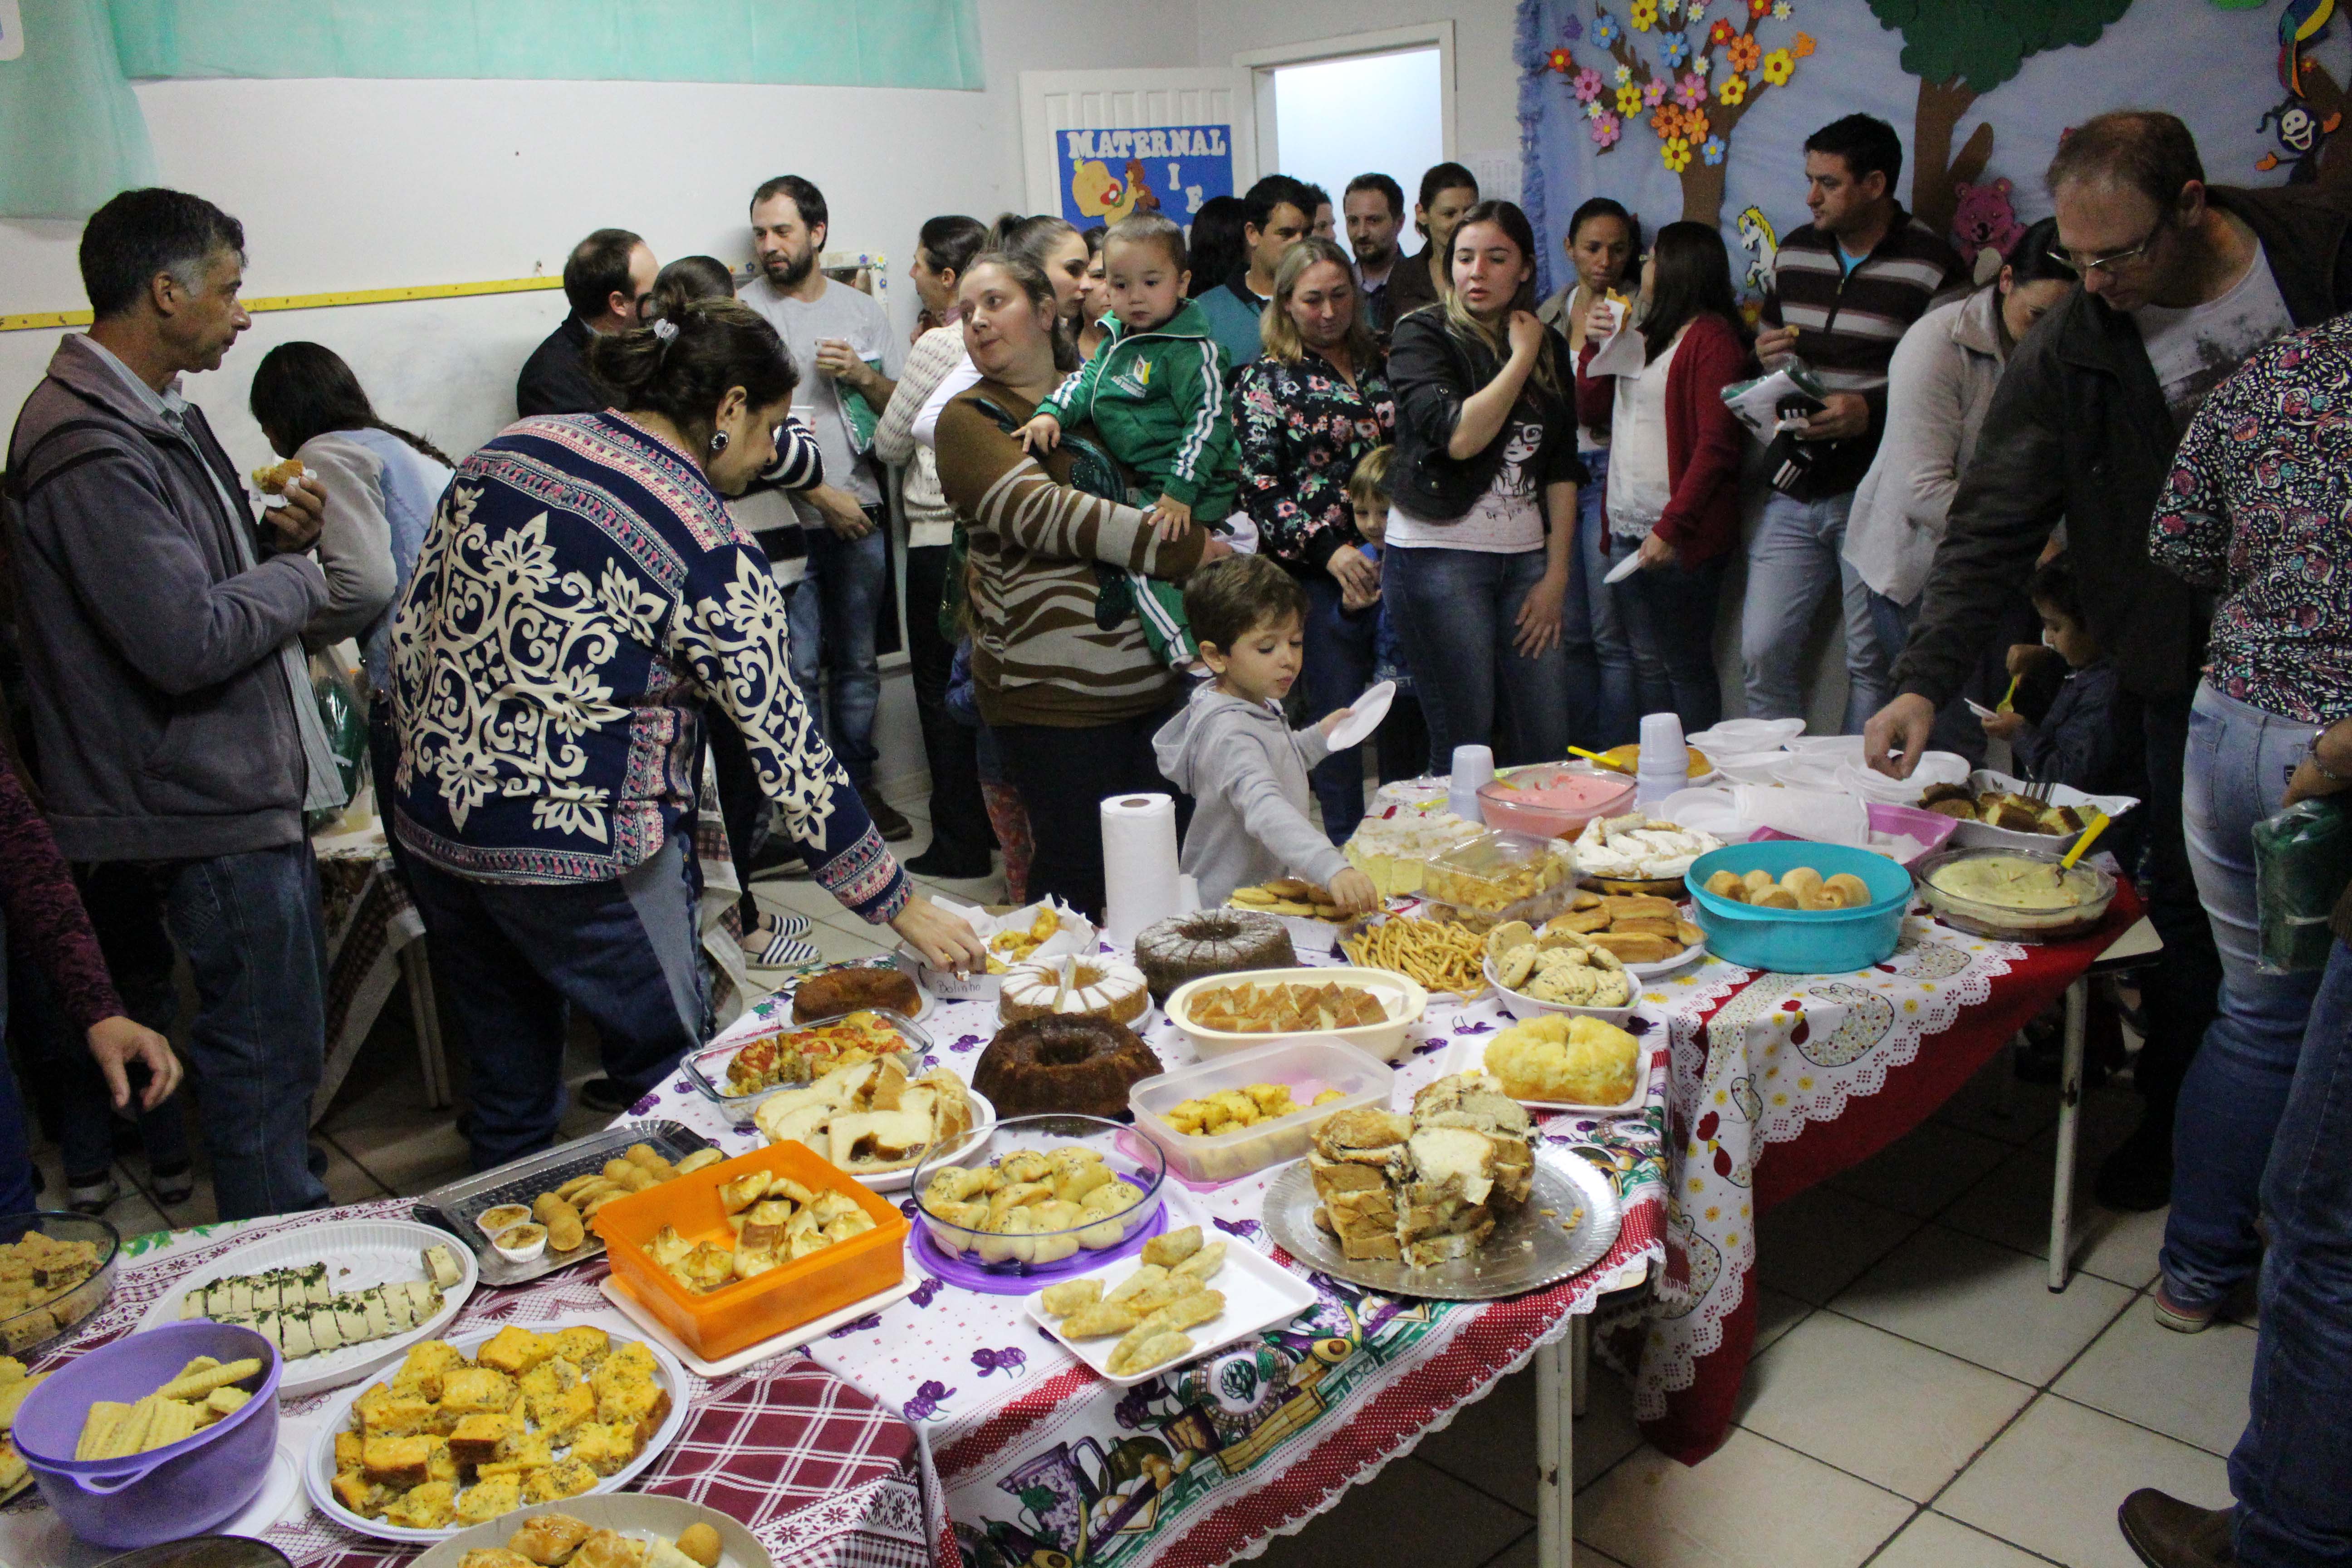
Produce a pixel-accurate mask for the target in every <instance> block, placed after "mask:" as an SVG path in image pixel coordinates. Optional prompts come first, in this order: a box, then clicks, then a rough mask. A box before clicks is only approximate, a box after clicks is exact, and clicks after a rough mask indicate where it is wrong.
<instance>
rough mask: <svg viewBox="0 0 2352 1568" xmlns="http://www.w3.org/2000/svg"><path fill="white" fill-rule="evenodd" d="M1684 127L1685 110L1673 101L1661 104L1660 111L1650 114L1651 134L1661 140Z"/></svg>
mask: <svg viewBox="0 0 2352 1568" xmlns="http://www.w3.org/2000/svg"><path fill="white" fill-rule="evenodd" d="M1682 128H1683V111H1682V110H1679V109H1676V108H1675V106H1674V105H1673V104H1671V103H1666V104H1661V105H1659V107H1658V111H1657V112H1656V113H1655V114H1653V115H1651V116H1650V132H1651V134H1653V135H1654V136H1655V137H1657V139H1658V140H1659V141H1661V142H1664V140H1665V139H1666V138H1667V137H1669V136H1673V135H1676V134H1678V133H1679V132H1681V130H1682Z"/></svg>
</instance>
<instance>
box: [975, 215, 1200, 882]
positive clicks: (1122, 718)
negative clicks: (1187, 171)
mask: <svg viewBox="0 0 2352 1568" xmlns="http://www.w3.org/2000/svg"><path fill="white" fill-rule="evenodd" d="M1072 238H1073V239H1074V240H1075V239H1076V236H1075V235H1073V236H1072ZM962 300H963V312H964V323H963V324H964V344H965V347H966V348H967V350H969V352H970V353H971V363H972V365H973V368H974V369H976V370H978V371H979V372H980V374H981V380H980V383H979V384H977V385H975V386H972V387H970V388H968V389H966V390H965V391H963V392H961V393H960V394H958V395H956V396H955V398H954V399H953V400H952V401H951V402H950V403H949V404H948V405H947V406H946V408H945V409H944V410H943V411H942V412H941V413H940V417H939V429H938V453H939V464H940V489H941V490H943V491H944V492H945V493H946V496H947V499H948V502H949V504H950V505H951V506H953V507H954V508H955V509H956V513H957V515H958V516H959V517H961V519H962V520H963V523H964V527H965V529H966V530H967V531H968V533H969V536H970V540H971V595H972V598H971V620H972V626H973V631H972V658H971V668H972V678H973V684H974V688H975V690H976V693H977V695H978V697H979V700H980V710H981V715H982V717H983V718H984V719H986V720H987V721H988V725H989V728H990V729H991V731H993V732H994V734H995V736H996V741H997V745H998V748H999V750H1000V751H1001V752H1002V753H1003V759H1004V763H1005V766H1006V769H1007V771H1009V772H1010V773H1012V775H1013V782H1014V783H1015V784H1018V785H1019V786H1020V790H1021V797H1022V800H1023V801H1024V803H1025V804H1026V805H1027V806H1028V809H1029V816H1030V820H1032V821H1033V822H1035V823H1036V824H1038V825H1039V826H1040V828H1041V829H1042V831H1040V832H1039V833H1038V835H1037V857H1036V860H1035V862H1034V865H1033V867H1032V868H1031V872H1030V879H1029V895H1030V897H1032V898H1042V897H1045V896H1046V895H1048V894H1052V895H1054V896H1055V897H1058V898H1060V899H1061V900H1063V901H1064V902H1066V903H1067V904H1069V905H1070V906H1071V907H1072V908H1074V909H1076V910H1079V911H1080V912H1081V913H1083V914H1085V915H1087V917H1088V918H1089V919H1095V920H1099V919H1100V918H1101V916H1102V909H1103V861H1102V835H1101V833H1100V831H1099V830H1098V828H1097V807H1098V805H1100V803H1101V801H1102V799H1103V797H1104V796H1106V795H1117V794H1119V793H1120V792H1122V791H1127V790H1153V791H1165V790H1166V789H1167V788H1168V784H1167V782H1166V781H1165V780H1164V779H1162V778H1161V777H1160V768H1159V764H1158V763H1157V762H1156V761H1155V760H1154V758H1153V756H1152V751H1151V736H1152V731H1155V730H1157V729H1158V728H1159V727H1160V723H1161V721H1163V720H1165V719H1166V718H1167V717H1168V715H1169V713H1170V711H1171V710H1172V709H1173V707H1174V705H1175V703H1176V701H1177V699H1178V697H1179V691H1178V683H1177V679H1176V677H1175V675H1174V674H1173V673H1172V672H1171V670H1170V669H1169V668H1168V666H1167V665H1166V664H1165V663H1164V662H1162V661H1161V660H1160V658H1157V657H1156V656H1155V655H1154V654H1153V653H1152V651H1151V648H1150V645H1149V644H1147V643H1146V642H1145V641H1144V637H1143V623H1142V620H1141V618H1140V617H1139V616H1137V615H1136V614H1135V613H1134V611H1133V610H1132V609H1131V608H1130V609H1129V610H1127V611H1125V612H1124V613H1123V614H1118V615H1116V616H1112V615H1107V614H1105V613H1104V610H1103V604H1102V591H1103V587H1104V585H1105V584H1106V583H1116V584H1119V585H1120V586H1122V587H1124V586H1125V578H1124V575H1123V574H1125V573H1128V572H1139V573H1144V574H1149V575H1150V576H1154V577H1166V578H1171V579H1181V578H1183V577H1185V576H1187V575H1189V574H1191V573H1192V569H1193V568H1194V567H1195V566H1196V565H1198V564H1200V563H1202V562H1203V561H1206V560H1213V559H1215V558H1216V557H1217V556H1220V555H1224V554H1230V553H1231V552H1232V551H1231V546H1229V545H1227V544H1226V543H1225V542H1223V540H1221V539H1212V538H1211V536H1208V535H1207V531H1205V530H1202V529H1198V528H1195V529H1189V530H1187V531H1185V533H1184V535H1183V537H1181V538H1180V539H1174V540H1162V539H1160V537H1159V535H1158V534H1157V533H1156V532H1155V531H1153V529H1152V528H1151V526H1150V522H1149V521H1148V520H1147V519H1146V517H1145V515H1144V513H1142V512H1141V511H1139V510H1136V509H1135V508H1133V507H1130V506H1124V505H1120V504H1118V502H1116V501H1112V500H1106V499H1104V497H1103V495H1102V494H1097V493H1093V489H1094V488H1099V489H1101V490H1103V491H1104V492H1106V493H1109V494H1118V495H1121V496H1123V495H1125V494H1126V480H1125V479H1124V477H1123V476H1120V475H1118V474H1116V473H1114V472H1113V471H1111V465H1110V463H1109V460H1108V458H1106V457H1104V456H1103V455H1102V454H1101V451H1100V449H1099V448H1098V447H1096V446H1095V445H1094V444H1093V442H1092V440H1091V439H1090V437H1091V434H1092V431H1091V428H1090V427H1089V426H1084V425H1081V426H1075V427H1073V429H1072V430H1071V431H1069V432H1067V433H1066V435H1065V436H1064V438H1063V440H1062V442H1061V444H1060V445H1059V446H1057V447H1055V448H1054V450H1053V451H1051V452H1048V453H1046V454H1045V455H1044V456H1043V457H1042V458H1039V457H1032V456H1031V455H1030V454H1029V453H1028V452H1027V451H1025V450H1024V448H1023V447H1022V445H1021V441H1020V438H1019V436H1018V434H1017V433H1018V431H1019V430H1020V428H1021V426H1024V425H1025V424H1027V423H1028V422H1029V420H1030V418H1031V417H1032V416H1034V414H1035V413H1036V411H1037V405H1038V403H1039V402H1040V401H1041V400H1042V399H1043V398H1044V397H1045V395H1046V394H1047V393H1049V392H1051V391H1053V390H1054V388H1055V386H1057V385H1058V384H1060V383H1061V379H1062V376H1063V374H1065V373H1066V371H1068V370H1069V369H1071V368H1072V363H1071V361H1070V359H1069V348H1068V339H1067V338H1066V336H1064V335H1063V334H1062V333H1061V332H1059V331H1057V330H1056V328H1057V315H1058V306H1057V302H1056V300H1055V290H1054V285H1053V284H1052V283H1051V282H1050V281H1048V280H1047V278H1046V275H1045V272H1044V271H1043V270H1042V269H1040V268H1038V267H1036V266H1035V265H1034V264H1033V263H1031V262H1028V261H1024V260H1023V259H1021V258H1017V257H1013V256H1009V255H1006V254H1004V253H1003V252H995V251H992V252H986V253H983V254H982V255H981V256H979V257H977V258H974V259H973V261H972V264H971V269H970V270H969V271H967V272H966V273H965V274H964V280H963V290H962ZM1081 470H1084V471H1085V473H1086V477H1087V482H1088V484H1089V486H1090V488H1089V489H1080V488H1079V487H1078V484H1077V483H1076V482H1074V480H1075V479H1076V478H1077V477H1078V475H1079V473H1080V472H1081ZM1106 620H1108V622H1109V624H1108V625H1105V624H1104V623H1105V621H1106Z"/></svg>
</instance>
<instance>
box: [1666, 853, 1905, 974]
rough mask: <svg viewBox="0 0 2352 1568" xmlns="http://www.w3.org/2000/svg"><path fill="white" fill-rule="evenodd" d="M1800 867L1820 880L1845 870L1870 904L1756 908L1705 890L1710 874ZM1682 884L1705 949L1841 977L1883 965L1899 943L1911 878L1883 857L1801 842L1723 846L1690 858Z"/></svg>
mask: <svg viewBox="0 0 2352 1568" xmlns="http://www.w3.org/2000/svg"><path fill="white" fill-rule="evenodd" d="M1800 866H1811V868H1813V869H1814V870H1816V871H1819V872H1820V873H1821V874H1822V878H1823V879H1824V880H1826V879H1829V878H1831V877H1834V876H1836V875H1837V874H1838V873H1839V872H1841V871H1851V872H1853V874H1854V875H1855V876H1857V877H1859V878H1861V879H1863V882H1864V884H1865V885H1866V886H1868V888H1869V889H1870V891H1871V895H1872V896H1871V901H1870V902H1869V903H1868V904H1867V905H1865V906H1864V907H1863V908H1861V909H1858V910H1759V909H1758V908H1756V907H1755V906H1754V905H1752V904H1740V903H1734V902H1732V901H1731V900H1729V899H1720V898H1717V897H1716V896H1715V895H1714V894H1713V893H1710V892H1708V891H1707V890H1706V881H1707V879H1708V878H1710V877H1712V876H1714V875H1715V874H1716V873H1717V871H1728V872H1730V873H1731V874H1732V875H1733V876H1735V877H1744V876H1746V875H1747V874H1748V872H1750V871H1766V872H1769V873H1770V874H1771V876H1772V877H1773V879H1775V880H1778V879H1780V877H1781V876H1782V875H1783V874H1785V873H1787V872H1789V871H1792V870H1794V869H1796V868H1798V867H1800ZM1684 880H1685V884H1686V885H1687V886H1688V887H1689V889H1690V896H1691V905H1692V911H1693V913H1694V914H1695V915H1696V918H1697V923H1698V928H1699V930H1701V931H1705V932H1706V946H1707V951H1708V952H1711V953H1713V954H1715V955H1716V956H1717V958H1720V959H1722V960H1723V961H1724V962H1725V963H1736V964H1738V965H1739V966H1740V967H1741V968H1743V969H1769V970H1771V971H1773V972H1774V973H1780V974H1847V973H1853V971H1854V970H1857V969H1867V968H1869V967H1870V966H1871V965H1872V964H1874V963H1885V961H1886V960H1887V958H1888V957H1890V956H1891V955H1892V954H1893V953H1894V952H1895V947H1896V945H1897V944H1898V943H1900V942H1901V941H1902V939H1903V911H1904V910H1906V909H1908V908H1909V907H1910V904H1911V873H1909V872H1908V871H1906V870H1905V869H1904V868H1902V867H1900V866H1898V865H1896V864H1895V862H1894V861H1892V860H1890V859H1888V858H1886V857H1885V856H1884V855H1876V854H1873V853H1872V852H1871V851H1869V850H1867V849H1853V848H1848V847H1846V846H1844V845H1842V844H1814V843H1810V842H1807V841H1805V840H1801V839H1773V840H1767V841H1764V842H1761V843H1754V844H1729V845H1726V846H1725V847H1722V848H1720V849H1717V850H1713V851H1711V852H1709V853H1707V854H1705V855H1702V856H1700V857H1699V858H1697V859H1696V860H1694V861H1692V862H1691V868H1690V872H1689V874H1688V875H1687V876H1686V877H1685V879H1684Z"/></svg>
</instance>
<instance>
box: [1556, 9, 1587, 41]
mask: <svg viewBox="0 0 2352 1568" xmlns="http://www.w3.org/2000/svg"><path fill="white" fill-rule="evenodd" d="M1559 36H1560V37H1563V38H1566V39H1567V40H1568V41H1569V42H1570V43H1571V44H1572V43H1574V42H1576V40H1577V39H1579V38H1580V37H1584V21H1583V19H1582V18H1581V17H1580V16H1577V15H1576V14H1575V13H1574V12H1573V11H1571V12H1570V13H1569V14H1568V16H1565V17H1563V18H1561V20H1560V24H1559Z"/></svg>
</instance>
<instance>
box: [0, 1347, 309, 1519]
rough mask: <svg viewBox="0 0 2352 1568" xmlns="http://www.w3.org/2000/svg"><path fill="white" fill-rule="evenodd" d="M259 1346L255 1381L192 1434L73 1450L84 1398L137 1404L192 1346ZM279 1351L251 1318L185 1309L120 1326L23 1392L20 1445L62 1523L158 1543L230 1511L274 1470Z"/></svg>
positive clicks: (234, 1351) (238, 1351) (235, 1357)
mask: <svg viewBox="0 0 2352 1568" xmlns="http://www.w3.org/2000/svg"><path fill="white" fill-rule="evenodd" d="M200 1355H208V1356H211V1357H212V1358H213V1359H214V1360H215V1361H219V1362H223V1363H227V1362H233V1361H241V1360H243V1359H244V1358H246V1357H247V1356H259V1357H260V1358H261V1363H262V1368H263V1371H262V1376H261V1386H260V1387H259V1388H257V1389H256V1390H255V1391H254V1394H253V1397H252V1398H251V1399H249V1400H247V1402H246V1403H245V1404H244V1405H241V1406H239V1407H238V1408H237V1409H236V1411H235V1412H234V1413H232V1414H230V1415H225V1416H223V1417H222V1418H221V1419H220V1420H218V1421H215V1422H214V1423H213V1424H212V1425H211V1426H207V1427H205V1429H204V1430H203V1431H201V1432H198V1433H197V1434H196V1435H195V1436H193V1437H185V1438H183V1439H182V1440H180V1441H179V1442H177V1443H173V1444H172V1445H171V1446H170V1447H163V1448H156V1449H154V1450H152V1451H151V1452H148V1453H144V1454H140V1455H136V1456H134V1457H132V1458H126V1459H77V1458H74V1457H73V1453H74V1447H75V1446H76V1445H77V1444H79V1442H80V1441H81V1429H82V1423H83V1421H84V1420H85V1419H86V1418H87V1417H88V1416H89V1407H90V1406H91V1405H94V1404H96V1403H97V1402H98V1401H100V1400H101V1399H112V1400H119V1401H121V1403H123V1404H125V1405H131V1404H135V1403H137V1402H138V1401H139V1400H142V1399H144V1398H145V1397H146V1396H147V1395H149V1394H152V1393H154V1392H155V1391H156V1390H157V1389H159V1388H161V1387H163V1385H164V1384H167V1383H169V1382H171V1381H172V1379H173V1378H174V1377H176V1376H178V1375H179V1372H180V1369H181V1368H182V1367H184V1366H185V1365H187V1363H189V1362H191V1361H193V1360H194V1359H195V1358H196V1357H197V1356H200ZM284 1366H285V1363H283V1362H282V1361H280V1360H279V1359H278V1352H276V1351H275V1350H273V1349H271V1348H270V1344H269V1342H268V1340H265V1339H263V1338H262V1337H261V1336H260V1335H259V1334H257V1333H255V1332H254V1331H252V1330H250V1329H240V1328H237V1327H236V1326H234V1325H232V1324H228V1323H215V1322H209V1321H201V1320H199V1321H189V1322H184V1323H167V1324H165V1325H164V1326H163V1327H162V1328H160V1329H151V1330H149V1331H147V1332H145V1333H143V1334H127V1335H125V1336H124V1337H123V1338H121V1339H119V1340H116V1341H115V1342H113V1343H112V1344H109V1345H102V1346H100V1348H99V1349H97V1350H94V1351H92V1352H89V1354H88V1355H85V1356H83V1357H81V1358H80V1359H79V1360H77V1361H74V1362H71V1363H68V1365H67V1366H66V1367H64V1368H63V1369H62V1370H61V1371H59V1372H58V1373H55V1374H54V1375H53V1376H51V1377H50V1378H49V1379H48V1380H47V1382H45V1383H43V1384H41V1385H40V1387H38V1388H37V1389H35V1390H33V1392H32V1393H30V1394H26V1396H25V1403H24V1405H22V1406H21V1407H19V1408H18V1410H17V1412H16V1451H17V1452H18V1453H20V1454H22V1455H24V1456H25V1465H26V1468H28V1469H30V1470H31V1471H32V1472H33V1479H34V1480H35V1481H36V1482H37V1484H38V1485H39V1487H40V1489H41V1495H42V1496H43V1497H44V1498H47V1500H48V1503H49V1506H50V1507H51V1508H53V1509H55V1510H58V1518H59V1519H62V1520H63V1521H65V1522H66V1528H67V1529H68V1530H70V1531H73V1532H74V1533H75V1534H76V1535H78V1536H79V1537H80V1538H81V1539H82V1540H84V1541H87V1542H90V1543H91V1544H92V1545H95V1546H112V1547H122V1548H129V1547H134V1546H153V1545H156V1544H158V1543H160V1542H166V1541H177V1540H179V1539H180V1538H181V1537H182V1536H186V1535H202V1534H203V1533H204V1532H205V1531H207V1530H210V1529H211V1528H212V1527H213V1526H215V1525H216V1524H219V1523H222V1522H224V1521H227V1520H231V1519H234V1518H236V1515H237V1513H238V1512H239V1511H240V1510H243V1509H244V1507H245V1506H246V1505H247V1503H249V1502H251V1501H252V1500H254V1496H255V1494H257V1492H259V1491H260V1490H261V1485H262V1483H263V1482H264V1481H266V1480H268V1479H269V1467H270V1465H271V1464H272V1462H273V1461H274V1458H275V1457H276V1455H277V1452H278V1376H279V1374H280V1373H282V1372H283V1370H284Z"/></svg>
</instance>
